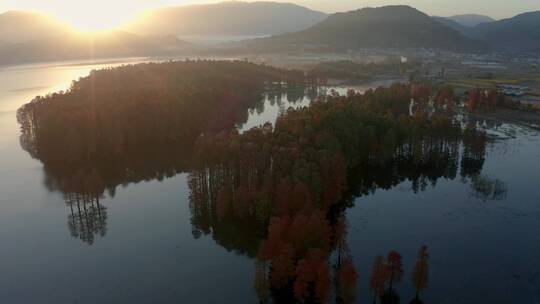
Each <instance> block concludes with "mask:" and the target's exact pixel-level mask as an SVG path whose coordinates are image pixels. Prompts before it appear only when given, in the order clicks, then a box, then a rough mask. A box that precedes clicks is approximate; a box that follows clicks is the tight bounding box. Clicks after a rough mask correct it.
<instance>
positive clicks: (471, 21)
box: [446, 14, 495, 27]
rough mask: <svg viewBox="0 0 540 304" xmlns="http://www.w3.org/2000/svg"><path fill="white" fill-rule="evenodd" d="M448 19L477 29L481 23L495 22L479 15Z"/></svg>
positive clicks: (458, 16) (455, 16)
mask: <svg viewBox="0 0 540 304" xmlns="http://www.w3.org/2000/svg"><path fill="white" fill-rule="evenodd" d="M446 18H447V19H450V20H452V21H455V22H457V23H459V24H461V25H464V26H468V27H475V26H477V25H479V24H481V23H487V22H493V21H495V19H493V18H491V17H489V16H484V15H478V14H465V15H454V16H450V17H446Z"/></svg>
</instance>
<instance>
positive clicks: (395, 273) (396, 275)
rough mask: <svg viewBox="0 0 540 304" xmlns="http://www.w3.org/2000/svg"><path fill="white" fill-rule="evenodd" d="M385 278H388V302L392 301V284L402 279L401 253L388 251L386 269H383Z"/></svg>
mask: <svg viewBox="0 0 540 304" xmlns="http://www.w3.org/2000/svg"><path fill="white" fill-rule="evenodd" d="M385 273H386V276H387V280H388V299H389V300H390V303H391V304H392V303H393V298H394V290H393V288H394V285H395V283H398V282H401V281H402V280H403V274H404V271H403V261H402V257H401V254H399V253H398V252H397V251H395V250H392V251H390V253H388V257H387V259H386V270H385Z"/></svg>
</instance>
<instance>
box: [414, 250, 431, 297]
mask: <svg viewBox="0 0 540 304" xmlns="http://www.w3.org/2000/svg"><path fill="white" fill-rule="evenodd" d="M428 258H429V254H428V249H427V246H422V248H421V249H420V251H419V252H418V260H417V261H416V265H415V266H414V270H413V273H412V283H413V285H414V288H415V289H416V302H418V300H419V296H420V291H422V290H425V289H426V288H427V287H428V279H429V276H428V275H429V267H428Z"/></svg>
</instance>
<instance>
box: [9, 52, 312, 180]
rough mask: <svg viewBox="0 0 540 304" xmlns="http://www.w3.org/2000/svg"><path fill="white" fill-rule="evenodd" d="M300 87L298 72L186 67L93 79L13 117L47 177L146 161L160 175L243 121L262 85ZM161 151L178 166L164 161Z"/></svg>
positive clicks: (204, 64) (153, 67)
mask: <svg viewBox="0 0 540 304" xmlns="http://www.w3.org/2000/svg"><path fill="white" fill-rule="evenodd" d="M304 82H305V78H304V73H303V72H301V71H295V70H283V69H276V68H273V67H268V66H264V65H256V64H251V63H247V62H241V61H235V62H231V61H189V60H187V61H179V62H166V63H147V64H137V65H127V66H122V67H119V68H110V69H104V70H98V71H92V72H91V73H90V75H89V76H88V77H84V78H81V79H79V80H78V81H75V82H73V84H72V85H71V88H70V89H69V90H67V91H66V92H59V93H54V94H50V95H47V96H38V97H36V98H35V99H34V100H33V101H32V102H30V103H28V104H26V105H24V106H23V107H22V108H21V109H19V111H18V120H19V123H20V124H21V130H22V135H21V145H22V146H23V148H24V149H25V150H26V151H28V152H29V153H30V154H31V156H32V157H34V158H37V159H39V160H41V161H42V162H43V163H44V165H45V170H46V171H50V172H52V173H54V172H58V171H62V170H63V171H67V172H61V174H62V175H68V174H71V175H72V176H73V177H75V176H76V175H81V176H85V177H87V176H91V175H92V172H91V170H90V169H89V170H88V171H85V172H75V171H73V170H71V169H72V168H78V167H88V168H94V169H95V168H100V167H101V168H100V170H106V171H109V172H111V171H112V170H113V169H114V168H116V167H120V168H119V170H122V169H121V167H124V168H126V167H127V166H135V167H142V166H141V165H140V162H141V160H143V159H145V158H146V161H150V160H151V161H155V162H156V164H157V165H159V164H162V165H163V167H164V168H165V167H169V168H170V167H171V165H173V164H174V165H175V166H177V167H178V166H181V165H182V164H179V162H181V159H182V156H185V155H186V154H188V153H189V150H190V149H191V147H192V145H193V144H194V142H195V140H196V139H197V137H198V136H199V135H201V134H204V133H209V134H211V133H212V132H216V131H219V130H224V129H231V128H233V127H234V126H235V124H237V123H239V122H241V121H243V120H244V121H245V120H246V119H247V109H248V108H251V107H256V106H257V104H258V103H260V102H261V100H262V93H263V92H264V90H265V89H266V87H267V86H268V85H273V86H274V87H276V86H281V85H285V84H288V85H289V86H290V87H294V86H295V85H303V84H304ZM165 148H166V149H165ZM164 150H165V151H168V152H166V153H169V154H172V155H176V156H177V157H176V159H172V158H170V157H162V156H161V154H163V151H164ZM184 159H185V158H184ZM165 160H169V161H165ZM103 164H105V166H103ZM124 171H125V169H124ZM134 171H137V170H134ZM76 179H77V178H75V180H76ZM51 182H53V181H51ZM81 183H83V181H79V182H77V183H75V184H79V185H80V184H81ZM64 186H65V187H67V188H69V187H70V185H64ZM71 186H76V185H71Z"/></svg>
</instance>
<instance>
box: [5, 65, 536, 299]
mask: <svg viewBox="0 0 540 304" xmlns="http://www.w3.org/2000/svg"><path fill="white" fill-rule="evenodd" d="M115 64H116V63H106V64H103V65H86V64H68V65H62V64H55V65H39V66H22V67H11V68H3V69H0V223H1V226H0V302H1V303H179V302H180V303H256V302H257V297H256V294H255V291H254V289H253V279H254V270H255V265H254V260H253V259H252V258H249V257H247V256H245V255H242V254H240V253H239V252H237V251H235V250H234V249H233V248H231V249H230V251H229V250H227V249H226V248H224V247H223V246H221V245H219V244H218V243H217V242H216V241H215V240H214V239H213V238H212V236H211V235H204V234H203V235H200V234H199V233H197V232H196V231H194V228H193V225H192V214H191V211H190V204H189V188H188V184H187V174H178V175H176V176H174V177H171V178H166V179H164V180H161V181H158V180H152V179H149V180H148V181H144V182H140V183H137V184H125V185H120V186H118V187H117V188H116V191H115V192H114V196H113V195H111V194H109V195H106V196H105V198H103V199H102V200H101V202H100V203H101V205H102V208H103V209H102V210H101V212H103V214H102V215H101V220H100V225H101V226H100V228H101V230H100V231H97V232H96V233H90V235H92V238H91V239H88V238H82V237H80V235H79V236H77V235H73V234H72V231H70V223H71V221H72V219H71V218H70V215H71V214H72V213H71V210H70V208H69V207H67V206H66V204H65V203H64V198H63V195H62V193H58V192H55V191H52V190H50V187H47V178H46V175H45V174H44V172H43V166H42V164H41V163H40V162H39V161H36V160H33V159H31V158H30V156H29V155H28V154H27V153H26V152H24V151H23V150H22V149H21V148H20V144H19V127H18V124H17V121H16V110H17V108H18V107H19V106H21V105H22V104H24V103H26V102H28V101H30V100H31V99H32V98H33V97H34V96H36V95H39V94H46V93H48V92H53V91H58V90H63V89H66V88H68V87H69V84H70V83H71V80H73V79H76V78H78V77H81V76H85V75H86V74H88V72H89V71H90V70H91V69H94V68H99V67H104V66H111V65H115ZM380 84H381V83H377V84H372V85H367V86H362V87H358V88H357V89H359V90H363V89H366V88H368V87H370V86H373V85H380ZM340 90H341V92H344V91H345V90H346V89H345V88H341V89H340ZM319 93H324V91H323V92H319ZM310 100H311V98H310V97H301V98H298V97H297V96H294V97H291V96H286V95H280V94H277V95H276V94H274V95H273V96H267V98H265V100H264V102H263V103H261V105H260V106H259V107H258V108H257V109H252V110H250V112H249V117H248V119H247V122H244V123H239V128H240V129H241V130H246V129H248V128H250V127H253V126H257V125H260V124H262V123H264V122H266V121H271V122H274V121H275V119H276V117H277V115H279V113H283V112H284V111H285V110H286V109H287V108H288V107H289V106H302V105H308V104H309V102H310ZM486 127H487V128H489V129H490V131H489V132H490V134H491V135H493V136H494V137H497V138H498V139H497V140H496V141H495V142H494V143H492V144H490V146H489V148H488V151H487V155H486V162H485V164H484V167H483V171H482V173H481V175H482V177H483V178H484V179H486V180H489V181H497V182H499V183H501V184H502V185H504V189H505V190H506V191H505V192H504V193H503V194H502V195H498V196H492V195H489V194H485V195H482V193H481V192H479V191H478V189H476V190H475V187H472V185H471V182H470V181H468V180H462V179H461V178H460V177H459V176H458V177H457V178H456V179H454V180H448V179H444V178H441V179H439V180H438V182H437V184H436V185H432V184H429V183H428V184H427V185H426V187H425V190H424V191H418V192H417V193H415V192H414V191H412V185H411V183H410V182H408V181H405V182H403V183H401V184H399V185H398V186H397V187H394V188H391V189H378V190H376V191H375V192H374V193H372V194H370V195H366V196H362V197H359V198H357V199H356V200H355V202H354V207H353V208H350V209H349V210H347V212H346V215H347V218H348V220H349V223H350V233H349V243H350V247H351V248H350V249H351V254H352V256H353V257H354V262H355V264H356V266H357V269H358V271H359V275H360V280H359V298H358V300H359V302H362V303H366V302H368V301H370V299H371V293H370V292H369V290H368V284H369V276H370V273H371V264H372V262H373V259H374V257H375V256H376V255H378V254H386V253H387V252H388V251H390V250H391V249H395V250H397V251H399V252H400V253H401V254H402V255H403V257H404V263H405V264H404V268H405V272H406V273H405V278H404V281H403V283H401V284H400V285H398V290H399V292H400V295H401V298H402V303H408V302H409V300H410V299H411V298H412V297H413V290H412V286H411V284H410V273H411V270H412V268H413V264H414V262H415V259H416V254H417V251H418V249H419V248H420V246H422V245H424V244H425V245H427V246H428V247H429V250H430V256H431V257H430V284H429V285H430V286H429V288H428V289H427V291H426V292H425V296H424V301H425V302H426V303H540V162H539V159H540V140H539V137H538V134H537V132H535V131H532V130H528V129H523V128H520V127H517V126H513V125H508V124H498V125H493V124H489V125H487V126H486Z"/></svg>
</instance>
